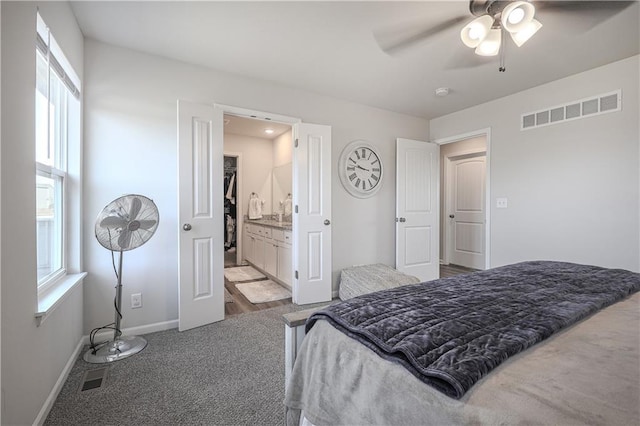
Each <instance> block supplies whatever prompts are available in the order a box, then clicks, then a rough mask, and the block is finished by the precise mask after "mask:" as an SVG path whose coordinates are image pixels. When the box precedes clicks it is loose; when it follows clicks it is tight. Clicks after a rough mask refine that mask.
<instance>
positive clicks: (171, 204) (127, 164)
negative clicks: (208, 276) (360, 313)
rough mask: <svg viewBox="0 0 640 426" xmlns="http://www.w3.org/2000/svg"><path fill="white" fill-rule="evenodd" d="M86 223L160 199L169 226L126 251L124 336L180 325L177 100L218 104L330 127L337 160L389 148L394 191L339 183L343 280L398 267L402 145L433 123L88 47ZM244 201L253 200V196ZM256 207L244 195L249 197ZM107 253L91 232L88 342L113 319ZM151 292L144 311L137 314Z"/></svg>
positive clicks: (89, 43)
mask: <svg viewBox="0 0 640 426" xmlns="http://www.w3.org/2000/svg"><path fill="white" fill-rule="evenodd" d="M85 85H86V87H85V156H84V160H85V163H84V165H85V203H84V209H85V210H84V211H85V216H84V217H85V225H86V226H87V227H89V228H90V227H92V226H93V221H94V219H95V216H96V214H97V213H98V212H99V211H100V209H101V208H102V207H103V206H104V204H106V203H107V202H108V201H110V200H111V199H113V198H115V197H116V196H118V195H120V194H123V193H129V192H140V193H143V194H146V195H147V196H149V197H151V198H153V199H154V201H156V203H157V204H158V207H159V209H160V214H161V219H160V226H159V228H158V231H157V232H156V234H155V235H154V237H153V238H152V239H151V240H150V241H149V242H148V243H147V244H146V245H145V246H143V247H140V248H139V249H137V250H133V251H131V252H127V253H126V255H125V266H124V272H123V277H124V280H125V282H124V283H123V285H124V292H123V300H124V301H125V303H124V304H125V306H124V311H123V314H124V320H123V326H124V327H125V328H126V327H134V326H139V325H145V324H153V323H159V322H164V321H169V320H174V319H176V318H177V316H178V312H177V310H178V305H177V296H178V269H177V263H178V218H177V179H176V175H177V168H176V163H177V158H176V151H177V147H176V132H177V125H176V100H177V99H184V100H190V101H195V102H203V103H212V102H217V103H221V104H226V105H233V106H237V107H242V108H249V109H253V110H258V111H265V112H270V113H275V114H281V115H287V116H291V117H297V118H300V119H302V120H303V121H306V122H310V123H318V124H327V125H330V126H332V136H333V145H332V157H333V164H334V167H336V165H337V162H338V157H339V155H340V152H341V150H342V149H343V147H344V146H346V145H347V144H348V143H349V142H350V141H352V140H354V139H366V140H369V141H370V142H371V143H373V144H375V145H376V146H377V147H379V149H380V152H381V155H382V159H383V161H384V162H385V167H386V170H385V182H383V186H382V189H381V190H380V192H379V193H378V194H377V195H376V196H375V197H372V198H370V199H367V200H361V199H356V198H354V197H352V196H351V195H349V194H348V193H347V192H346V191H345V190H344V189H343V187H342V185H341V183H340V180H339V178H338V175H337V172H336V170H335V169H334V170H333V173H332V187H333V192H332V209H333V212H332V213H333V217H332V221H331V223H332V225H331V226H332V232H333V256H332V260H333V281H334V286H335V285H336V282H337V277H338V273H339V271H340V270H341V269H343V268H345V267H347V266H351V265H353V264H361V263H375V262H382V263H386V264H388V265H393V264H394V261H395V222H394V219H395V138H396V137H406V138H412V139H422V140H425V139H426V138H427V136H428V134H429V125H428V121H427V120H424V119H420V118H415V117H409V116H405V115H401V114H396V113H392V112H388V111H383V110H379V109H375V108H370V107H366V106H363V105H358V104H354V103H350V102H346V101H341V100H337V99H334V98H330V97H326V96H321V95H318V94H314V93H310V92H305V91H301V90H296V89H291V88H285V87H282V86H278V85H275V84H272V83H267V82H262V81H257V80H253V79H247V78H243V77H240V76H235V75H231V74H226V73H222V72H216V71H213V70H210V69H206V68H202V67H197V66H191V65H187V64H185V63H181V62H177V61H172V60H168V59H164V58H160V57H158V56H152V55H145V54H141V53H139V52H135V51H132V50H127V49H123V48H119V47H114V46H110V45H107V44H104V43H100V42H97V41H93V40H86V41H85ZM245 192H246V191H245ZM245 198H246V197H245ZM110 262H111V260H110V257H109V255H108V253H107V252H105V250H104V249H103V248H101V247H100V246H99V245H98V244H97V243H96V242H95V238H94V237H93V235H92V233H90V232H87V233H85V266H86V269H87V271H89V273H90V275H89V277H88V278H87V279H86V283H85V305H84V315H85V326H84V327H85V328H84V329H85V332H88V331H89V330H90V329H91V328H93V327H96V326H99V325H103V324H106V323H108V322H110V321H111V317H112V315H113V308H112V305H111V300H112V298H113V294H112V293H113V271H112V269H111V263H110ZM132 292H142V293H143V301H144V306H143V307H142V309H135V310H131V309H129V303H128V301H129V300H130V294H131V293H132Z"/></svg>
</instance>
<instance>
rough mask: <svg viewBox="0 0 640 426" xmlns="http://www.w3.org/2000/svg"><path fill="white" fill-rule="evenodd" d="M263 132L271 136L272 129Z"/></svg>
mask: <svg viewBox="0 0 640 426" xmlns="http://www.w3.org/2000/svg"><path fill="white" fill-rule="evenodd" d="M264 132H265V133H266V134H268V135H272V134H273V129H264Z"/></svg>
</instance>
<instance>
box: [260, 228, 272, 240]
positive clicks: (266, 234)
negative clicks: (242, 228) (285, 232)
mask: <svg viewBox="0 0 640 426" xmlns="http://www.w3.org/2000/svg"><path fill="white" fill-rule="evenodd" d="M260 230H261V232H262V234H260V235H262V236H263V237H265V238H271V228H267V227H266V226H261V227H260Z"/></svg>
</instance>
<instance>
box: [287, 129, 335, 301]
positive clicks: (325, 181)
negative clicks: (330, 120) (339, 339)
mask: <svg viewBox="0 0 640 426" xmlns="http://www.w3.org/2000/svg"><path fill="white" fill-rule="evenodd" d="M293 137H294V140H295V144H294V152H293V176H294V179H293V204H294V206H295V207H294V214H293V240H294V243H293V244H294V245H293V253H294V254H293V269H294V273H293V277H294V279H293V288H292V290H293V291H292V299H293V303H296V304H298V305H304V304H307V303H316V302H327V301H330V300H331V287H332V286H331V281H332V279H331V127H330V126H321V125H317V124H308V123H298V124H295V125H294V126H293Z"/></svg>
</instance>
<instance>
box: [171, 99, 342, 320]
mask: <svg viewBox="0 0 640 426" xmlns="http://www.w3.org/2000/svg"><path fill="white" fill-rule="evenodd" d="M224 114H231V115H237V116H241V117H250V118H260V119H265V120H267V121H274V122H280V123H288V124H289V125H290V126H291V127H292V134H293V138H294V139H295V149H294V153H293V155H292V157H293V162H292V163H293V164H292V168H293V192H292V205H293V206H295V209H294V213H295V214H293V215H292V216H293V218H292V235H291V238H290V244H291V246H292V252H293V262H292V264H291V267H290V268H286V269H288V270H289V272H291V273H292V274H291V276H292V277H294V278H293V284H292V299H293V303H296V304H299V305H303V304H308V303H316V302H324V301H329V300H331V293H332V292H331V290H332V288H331V287H332V285H331V284H332V282H331V277H332V274H331V271H332V269H331V227H330V224H331V174H330V173H325V172H323V171H325V170H331V126H327V125H319V124H311V123H303V122H301V120H299V119H293V118H291V117H286V116H276V115H271V117H268V116H265V114H264V113H260V112H254V111H251V110H246V109H243V108H238V107H232V106H225V105H220V104H213V105H208V104H199V103H193V102H188V101H182V100H179V101H178V138H177V142H178V188H179V190H178V215H179V221H180V223H181V226H180V230H179V252H178V253H179V256H178V257H179V260H178V262H179V263H178V270H179V283H178V287H179V292H178V301H179V303H178V329H179V330H180V331H183V330H188V329H190V328H194V327H198V326H201V325H205V324H209V323H211V322H215V321H220V320H222V319H224V310H225V309H224V273H223V272H224V250H223V249H224V244H223V243H222V242H223V241H224V233H223V230H224V229H223V226H222V225H221V223H220V222H221V221H222V218H223V216H224V208H223V207H224V205H223V200H224V195H223V185H221V184H220V179H221V178H222V170H223V168H224V164H223V162H224V150H223V145H224ZM268 118H271V120H268ZM246 168H247V164H246V163H245V164H243V167H242V169H246ZM216 170H217V171H219V172H220V174H218V175H217V177H215V176H214V174H217V173H218V172H216ZM243 185H246V182H244V183H243ZM245 192H246V190H245ZM239 197H242V195H239ZM245 198H246V196H245ZM239 228H240V229H241V227H239ZM240 232H241V231H238V233H240ZM285 238H286V237H285ZM240 241H242V239H240ZM240 247H242V245H240ZM265 255H266V252H265Z"/></svg>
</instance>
